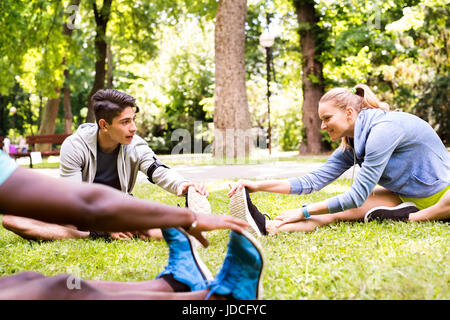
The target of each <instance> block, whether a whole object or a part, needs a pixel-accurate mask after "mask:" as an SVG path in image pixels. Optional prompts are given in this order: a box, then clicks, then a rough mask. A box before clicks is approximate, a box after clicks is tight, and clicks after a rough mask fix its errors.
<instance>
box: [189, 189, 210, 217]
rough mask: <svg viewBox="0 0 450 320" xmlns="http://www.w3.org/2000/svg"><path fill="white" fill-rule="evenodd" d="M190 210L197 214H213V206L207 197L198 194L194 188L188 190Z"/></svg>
mask: <svg viewBox="0 0 450 320" xmlns="http://www.w3.org/2000/svg"><path fill="white" fill-rule="evenodd" d="M187 197H188V199H187V201H188V208H189V209H191V210H192V211H194V212H195V213H200V214H211V205H210V204H209V201H208V199H207V198H206V197H205V196H202V195H201V194H200V193H198V192H197V191H196V190H195V188H194V187H189V188H188V194H187Z"/></svg>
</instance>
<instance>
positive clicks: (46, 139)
mask: <svg viewBox="0 0 450 320" xmlns="http://www.w3.org/2000/svg"><path fill="white" fill-rule="evenodd" d="M70 135H71V134H46V135H39V136H28V137H26V141H27V144H28V145H29V146H31V152H17V153H11V154H10V156H11V157H13V158H15V159H16V158H20V157H29V158H30V168H33V160H32V156H31V153H32V152H35V151H36V145H37V144H51V145H52V150H51V151H41V156H42V157H48V156H58V155H59V149H53V145H59V144H62V143H63V142H64V140H66V138H67V137H68V136H70Z"/></svg>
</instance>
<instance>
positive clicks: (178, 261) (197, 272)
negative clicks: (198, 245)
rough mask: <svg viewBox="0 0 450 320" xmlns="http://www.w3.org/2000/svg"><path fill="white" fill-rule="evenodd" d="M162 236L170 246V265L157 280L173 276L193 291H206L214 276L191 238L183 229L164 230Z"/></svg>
mask: <svg viewBox="0 0 450 320" xmlns="http://www.w3.org/2000/svg"><path fill="white" fill-rule="evenodd" d="M162 234H163V236H164V240H166V242H167V244H168V245H169V264H168V265H167V266H166V268H165V269H164V270H163V271H162V272H161V273H160V274H158V276H157V277H156V278H157V279H158V278H160V277H162V276H165V275H172V277H173V278H174V279H175V280H177V281H179V282H181V283H183V284H185V285H187V286H188V287H189V288H190V289H191V291H197V290H203V289H206V286H207V283H208V281H210V280H212V279H213V276H212V274H211V272H210V271H209V269H208V267H207V266H206V265H205V264H204V262H203V261H202V260H201V259H200V256H199V255H198V252H197V251H196V250H195V247H194V246H193V244H192V240H191V237H189V235H188V234H187V233H186V232H185V231H184V230H183V229H182V228H169V229H163V230H162Z"/></svg>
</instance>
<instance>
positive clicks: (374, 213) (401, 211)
mask: <svg viewBox="0 0 450 320" xmlns="http://www.w3.org/2000/svg"><path fill="white" fill-rule="evenodd" d="M417 211H419V209H418V208H417V207H416V205H415V204H414V203H412V202H404V203H401V204H399V205H398V206H396V207H375V208H373V209H371V210H369V211H367V213H366V215H365V216H364V222H369V221H372V220H394V221H408V218H409V214H410V213H413V212H417Z"/></svg>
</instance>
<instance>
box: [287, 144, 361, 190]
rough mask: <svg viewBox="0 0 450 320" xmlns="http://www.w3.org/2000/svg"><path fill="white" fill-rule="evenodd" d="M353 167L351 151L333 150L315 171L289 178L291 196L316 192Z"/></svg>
mask: <svg viewBox="0 0 450 320" xmlns="http://www.w3.org/2000/svg"><path fill="white" fill-rule="evenodd" d="M352 165H353V151H352V150H350V149H347V150H345V151H342V150H341V148H339V149H337V150H335V151H334V152H333V154H332V155H331V156H330V158H329V159H328V161H327V162H326V163H325V164H324V165H322V166H321V167H320V168H318V169H317V170H314V171H312V172H310V173H308V174H306V175H304V176H301V177H296V178H291V179H289V182H290V184H291V191H290V193H291V194H308V193H311V192H313V191H318V190H321V189H322V188H324V187H325V186H327V185H329V184H330V183H332V182H333V181H334V180H336V179H337V178H338V177H340V176H341V175H342V174H343V173H344V172H345V171H346V170H347V169H348V168H350V167H351V166H352Z"/></svg>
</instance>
